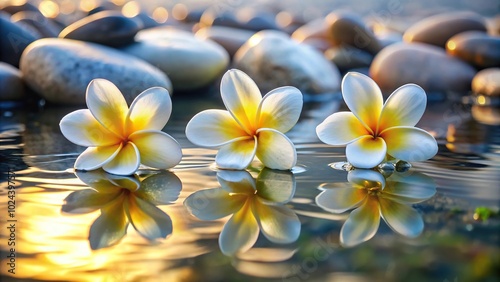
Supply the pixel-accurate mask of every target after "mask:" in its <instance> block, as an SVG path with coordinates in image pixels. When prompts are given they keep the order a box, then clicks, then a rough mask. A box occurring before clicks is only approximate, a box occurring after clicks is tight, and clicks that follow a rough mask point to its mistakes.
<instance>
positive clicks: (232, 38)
mask: <svg viewBox="0 0 500 282" xmlns="http://www.w3.org/2000/svg"><path fill="white" fill-rule="evenodd" d="M254 34H255V32H254V31H249V30H244V29H238V28H233V27H226V26H211V27H203V28H201V29H200V30H198V31H197V32H196V37H197V38H200V39H202V40H207V39H208V40H212V41H215V42H216V43H218V44H219V45H221V46H222V47H224V49H226V51H227V52H228V53H229V55H230V56H231V57H232V56H234V54H235V53H236V51H238V49H239V48H240V47H241V46H242V45H243V44H245V42H247V40H248V39H250V37H252V35H254Z"/></svg>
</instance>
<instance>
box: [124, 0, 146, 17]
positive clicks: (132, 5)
mask: <svg viewBox="0 0 500 282" xmlns="http://www.w3.org/2000/svg"><path fill="white" fill-rule="evenodd" d="M140 11H141V7H140V6H139V3H137V2H135V1H130V2H128V3H127V4H125V5H124V6H123V8H122V14H123V15H124V16H125V17H128V18H133V17H135V16H137V15H138V14H139V12H140Z"/></svg>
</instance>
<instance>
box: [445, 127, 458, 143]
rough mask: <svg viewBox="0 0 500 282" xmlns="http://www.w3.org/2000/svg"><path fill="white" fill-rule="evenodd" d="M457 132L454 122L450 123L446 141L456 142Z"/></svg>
mask: <svg viewBox="0 0 500 282" xmlns="http://www.w3.org/2000/svg"><path fill="white" fill-rule="evenodd" d="M456 132H457V129H456V128H455V125H453V124H448V131H447V132H446V141H448V142H450V143H453V142H455V141H456V140H455V134H456Z"/></svg>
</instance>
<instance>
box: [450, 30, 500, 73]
mask: <svg viewBox="0 0 500 282" xmlns="http://www.w3.org/2000/svg"><path fill="white" fill-rule="evenodd" d="M446 52H447V53H448V54H450V55H452V56H455V57H457V58H460V59H462V60H464V61H466V62H468V63H470V64H472V65H474V66H476V67H479V68H489V67H500V37H494V36H490V35H488V34H487V33H484V32H480V31H467V32H462V33H459V34H457V35H455V36H453V37H452V38H450V40H448V42H447V43H446Z"/></svg>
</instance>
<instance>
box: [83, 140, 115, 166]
mask: <svg viewBox="0 0 500 282" xmlns="http://www.w3.org/2000/svg"><path fill="white" fill-rule="evenodd" d="M121 149H122V143H119V144H118V145H114V146H106V147H89V148H87V149H86V150H85V151H83V153H81V154H80V156H78V158H77V159H76V161H75V168H76V169H80V170H94V169H98V168H100V167H102V166H104V165H106V164H107V163H109V162H110V161H111V160H112V159H114V158H115V157H116V155H118V153H119V152H120V150H121Z"/></svg>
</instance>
